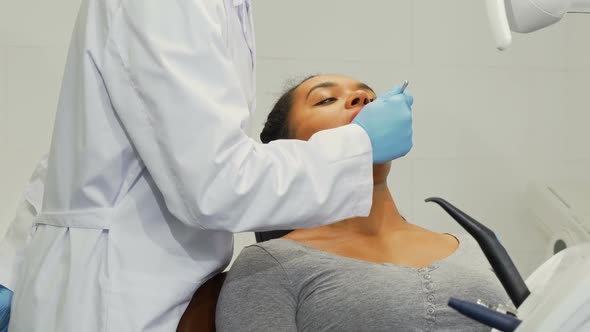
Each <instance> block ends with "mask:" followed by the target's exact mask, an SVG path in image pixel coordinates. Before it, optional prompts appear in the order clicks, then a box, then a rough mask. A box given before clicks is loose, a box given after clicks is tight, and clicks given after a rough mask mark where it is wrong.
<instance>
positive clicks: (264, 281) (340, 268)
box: [216, 75, 509, 331]
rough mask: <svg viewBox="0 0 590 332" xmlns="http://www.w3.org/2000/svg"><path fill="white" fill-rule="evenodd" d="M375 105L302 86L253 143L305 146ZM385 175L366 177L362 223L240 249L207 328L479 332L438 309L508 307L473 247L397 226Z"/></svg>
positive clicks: (327, 85) (361, 97)
mask: <svg viewBox="0 0 590 332" xmlns="http://www.w3.org/2000/svg"><path fill="white" fill-rule="evenodd" d="M375 98H376V95H375V93H374V92H373V90H371V88H369V87H368V86H366V85H365V84H363V83H361V82H359V81H356V80H354V79H352V78H349V77H345V76H337V75H322V76H315V77H311V78H308V79H306V80H304V81H303V82H301V83H299V84H298V85H297V86H295V87H293V88H291V89H290V90H289V91H287V92H286V93H285V94H284V95H283V96H282V97H281V98H280V99H279V100H278V101H277V103H276V105H275V106H274V108H273V110H272V112H271V113H270V114H269V116H268V120H267V122H266V124H265V128H264V130H263V131H262V133H261V135H260V137H261V139H262V142H263V143H269V142H271V141H273V140H277V139H287V138H292V139H301V140H307V139H309V138H310V137H311V136H312V135H313V134H314V133H316V132H318V131H320V130H322V129H328V128H334V127H338V126H342V125H346V124H349V123H350V122H351V120H352V119H353V118H354V116H355V115H356V114H357V113H358V112H359V111H360V109H361V108H362V107H363V106H364V105H366V104H367V103H369V102H371V101H373V100H374V99H375ZM408 99H411V98H408ZM390 167H391V163H386V164H382V165H375V166H374V168H373V179H374V191H373V205H372V208H371V212H370V215H369V216H368V217H360V218H351V219H346V220H342V221H340V222H337V223H334V224H332V225H327V226H322V227H317V228H312V229H301V230H294V231H292V232H291V233H289V234H287V235H286V236H284V237H282V238H280V239H276V240H271V241H267V242H263V243H260V244H256V245H252V246H249V247H247V248H245V249H244V250H243V251H242V253H241V254H240V256H239V257H238V259H237V260H236V262H235V263H234V265H233V267H232V268H231V270H230V271H229V275H228V277H227V279H226V281H225V284H224V286H223V289H222V291H221V295H220V298H219V303H218V306H217V318H216V325H217V329H218V330H219V331H435V330H436V331H440V330H447V331H486V330H487V331H489V330H490V329H489V328H486V327H485V326H483V325H480V324H479V323H477V322H475V321H472V320H470V319H468V318H465V317H463V316H461V315H460V314H458V313H456V312H455V311H454V310H452V309H451V308H449V307H448V306H447V301H448V299H449V297H451V296H453V297H457V298H460V299H464V300H470V301H477V300H478V299H481V300H483V301H484V302H486V303H490V304H499V303H508V302H509V300H508V296H507V295H506V293H505V292H504V290H503V288H502V286H501V285H500V283H499V281H498V280H497V279H496V276H495V275H494V273H493V271H492V270H491V268H490V266H489V264H488V262H487V261H486V259H485V257H484V256H483V254H482V253H481V250H480V249H479V247H478V246H477V243H476V242H475V240H473V239H472V238H471V237H470V236H469V235H460V234H455V235H451V234H439V233H434V232H431V231H429V230H427V229H424V228H422V227H419V226H416V225H413V224H411V223H409V222H408V221H406V220H405V219H404V218H403V217H402V216H401V215H400V213H399V211H398V209H397V207H396V205H395V202H394V200H393V198H392V196H391V193H390V191H389V188H388V186H387V175H388V174H389V170H390ZM351 204H352V202H351Z"/></svg>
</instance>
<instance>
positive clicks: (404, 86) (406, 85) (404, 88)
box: [400, 80, 410, 93]
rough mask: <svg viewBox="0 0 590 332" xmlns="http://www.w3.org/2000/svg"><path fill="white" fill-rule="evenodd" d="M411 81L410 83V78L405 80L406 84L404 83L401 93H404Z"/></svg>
mask: <svg viewBox="0 0 590 332" xmlns="http://www.w3.org/2000/svg"><path fill="white" fill-rule="evenodd" d="M409 83H410V82H408V80H405V81H404V85H402V90H401V92H400V93H404V90H406V88H407V87H408V84H409Z"/></svg>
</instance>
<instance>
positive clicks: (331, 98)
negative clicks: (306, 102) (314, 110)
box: [314, 97, 336, 106]
mask: <svg viewBox="0 0 590 332" xmlns="http://www.w3.org/2000/svg"><path fill="white" fill-rule="evenodd" d="M335 100H336V98H334V97H330V98H326V99H324V100H322V101H320V102H319V103H316V104H315V105H314V106H320V105H326V104H329V103H331V102H333V101H335Z"/></svg>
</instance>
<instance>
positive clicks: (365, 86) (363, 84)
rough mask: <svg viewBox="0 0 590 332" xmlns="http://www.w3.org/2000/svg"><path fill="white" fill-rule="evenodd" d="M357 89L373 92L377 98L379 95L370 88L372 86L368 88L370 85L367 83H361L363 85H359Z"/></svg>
mask: <svg viewBox="0 0 590 332" xmlns="http://www.w3.org/2000/svg"><path fill="white" fill-rule="evenodd" d="M357 88H358V89H364V90H369V91H371V92H372V93H374V94H375V96H376V95H377V94H376V93H375V91H373V89H371V87H370V86H368V85H366V84H365V83H362V82H361V83H359V84H358V85H357Z"/></svg>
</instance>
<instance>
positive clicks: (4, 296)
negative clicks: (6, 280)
mask: <svg viewBox="0 0 590 332" xmlns="http://www.w3.org/2000/svg"><path fill="white" fill-rule="evenodd" d="M11 302H12V291H10V289H8V288H6V287H4V286H2V285H0V332H6V331H8V321H9V320H10V303H11Z"/></svg>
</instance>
